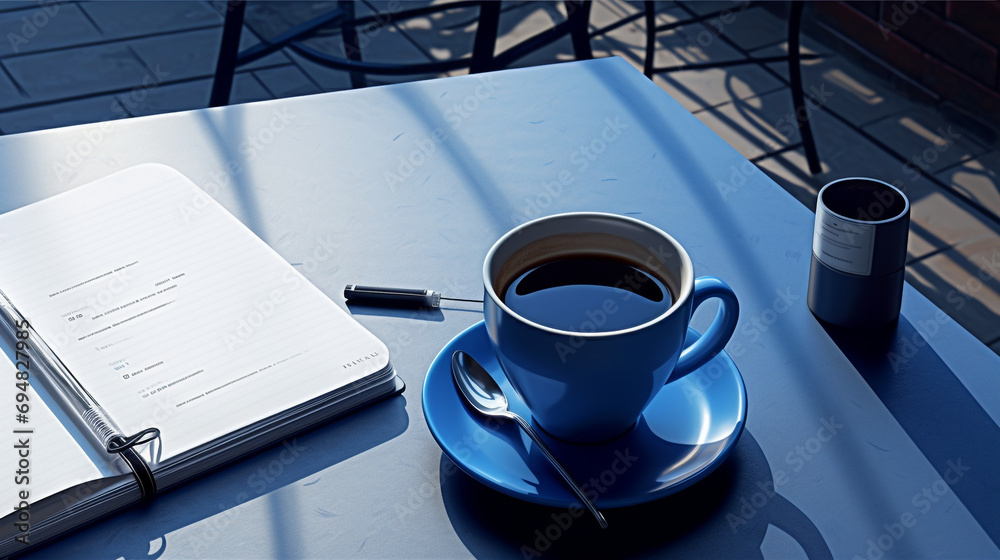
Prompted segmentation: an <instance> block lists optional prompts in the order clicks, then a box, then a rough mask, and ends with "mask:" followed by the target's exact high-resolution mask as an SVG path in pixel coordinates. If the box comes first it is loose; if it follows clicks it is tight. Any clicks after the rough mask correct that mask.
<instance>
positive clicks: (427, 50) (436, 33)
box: [358, 1, 510, 72]
mask: <svg viewBox="0 0 1000 560" xmlns="http://www.w3.org/2000/svg"><path fill="white" fill-rule="evenodd" d="M392 5H393V4H392V3H391V2H385V1H383V2H380V3H373V4H372V6H374V7H375V8H376V9H377V10H379V12H378V13H380V14H385V15H391V14H393V13H395V12H390V11H389V10H388V8H389V7H391V6H392ZM369 11H370V10H369ZM508 11H510V10H508ZM501 17H502V16H501ZM478 21H479V9H478V8H455V9H450V10H443V11H440V12H435V13H432V14H427V15H423V16H419V17H415V18H410V19H406V20H400V21H396V22H395V23H393V25H392V27H395V28H396V29H397V30H399V31H400V32H401V33H402V34H403V37H405V38H407V39H408V40H409V41H411V43H416V44H417V45H420V50H421V52H422V53H423V54H424V56H425V58H426V59H428V60H453V59H460V58H466V57H469V56H472V46H473V44H474V42H475V36H476V30H477V29H478ZM383 32H384V30H382V29H377V28H376V29H367V30H366V29H359V31H358V33H359V35H358V40H359V42H360V43H361V44H362V46H363V47H366V46H367V45H368V44H370V43H372V42H373V41H376V40H378V36H379V35H380V34H381V33H383ZM501 32H502V31H501ZM463 72H464V70H463Z"/></svg>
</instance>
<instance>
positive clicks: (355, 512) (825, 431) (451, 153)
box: [0, 58, 1000, 560]
mask: <svg viewBox="0 0 1000 560" xmlns="http://www.w3.org/2000/svg"><path fill="white" fill-rule="evenodd" d="M146 162H157V163H164V164H167V165H170V166H173V167H175V168H176V169H178V170H180V171H181V172H182V173H184V174H186V175H187V176H188V177H190V178H191V179H193V180H194V181H195V182H196V183H198V184H199V185H200V186H201V187H202V188H204V189H205V190H206V191H208V192H209V194H211V195H212V196H213V197H215V198H216V199H218V200H219V201H220V202H221V203H222V204H223V205H225V206H226V207H227V208H229V209H230V211H232V212H233V213H234V214H235V215H236V216H237V217H239V218H240V219H241V220H242V221H243V222H244V223H246V224H247V225H248V226H249V227H250V228H252V229H253V230H254V231H255V232H256V233H257V234H258V235H259V236H260V237H261V238H262V239H264V240H265V241H266V242H267V243H268V244H270V245H271V246H272V247H273V248H274V249H275V250H276V251H278V252H279V253H280V254H281V255H282V256H283V257H285V258H286V259H288V261H289V262H291V263H293V264H295V265H296V266H297V267H298V268H299V269H300V270H301V271H302V272H303V273H304V274H305V275H306V277H307V278H309V279H310V280H311V281H312V282H313V283H314V284H316V285H317V286H318V287H319V288H320V289H321V290H323V291H324V292H325V293H326V294H327V295H329V296H330V297H331V298H332V299H333V300H334V301H336V302H338V303H340V304H343V297H342V295H341V291H342V290H343V287H344V285H346V284H350V283H357V284H368V285H397V286H403V287H421V288H425V287H426V288H433V289H436V290H439V291H442V292H444V294H445V295H451V296H454V297H465V298H476V297H480V295H481V293H482V286H481V267H482V259H483V257H484V256H485V254H486V251H487V250H488V249H489V247H490V246H491V245H492V243H493V242H494V241H495V240H496V239H497V238H498V237H499V236H500V235H501V234H503V233H504V232H505V231H507V230H509V229H510V228H511V227H513V226H515V225H517V224H518V223H521V222H523V221H525V220H527V219H530V218H533V217H536V216H541V215H547V214H553V213H558V212H567V211H581V210H597V211H605V212H614V213H620V214H625V215H629V216H634V217H637V218H639V219H642V220H645V221H648V222H650V223H652V224H654V225H656V226H658V227H660V228H662V229H664V230H666V231H667V232H669V233H670V234H672V235H673V236H674V237H676V238H677V239H678V241H680V242H681V243H682V244H683V245H684V246H685V247H686V248H687V249H688V251H689V253H690V254H691V257H692V259H693V261H694V266H695V273H696V275H714V276H718V277H719V278H722V279H724V280H726V281H727V282H728V283H729V284H730V285H731V286H732V287H733V289H734V290H735V291H736V293H737V294H738V296H739V299H740V302H741V317H740V322H739V326H738V327H737V331H736V334H735V335H734V336H733V338H732V340H731V341H730V343H729V345H728V346H727V351H728V352H729V353H730V355H731V356H732V358H733V360H734V361H735V363H736V364H737V365H738V367H739V368H740V370H741V372H742V373H743V377H744V380H745V382H746V388H747V394H748V398H749V403H748V421H747V429H746V431H745V432H744V434H743V437H742V439H741V440H740V442H739V444H738V445H737V446H736V449H735V451H734V453H733V455H732V456H731V457H730V459H729V460H728V461H727V462H726V463H725V464H724V465H723V466H722V467H721V468H720V469H719V470H718V471H716V472H715V473H713V474H712V475H710V476H709V477H708V478H706V479H705V480H703V481H702V482H700V483H699V484H697V485H695V486H694V487H692V488H690V489H688V490H685V491H684V492H681V493H680V494H677V495H675V496H672V497H668V498H665V499H662V500H658V501H655V502H652V503H649V504H645V505H641V506H635V507H630V508H623V509H617V510H610V511H608V512H607V518H608V520H609V523H610V524H611V528H610V529H609V530H608V531H605V532H600V531H599V530H598V529H596V526H595V525H594V524H593V523H592V522H591V521H590V520H589V519H586V518H581V519H580V520H575V521H573V523H571V524H570V525H569V526H568V527H563V526H561V525H560V524H559V523H560V520H561V519H562V518H560V517H559V514H560V513H561V512H560V511H559V510H556V509H550V508H545V507H541V506H535V505H531V504H526V503H522V502H520V501H517V500H514V499H512V498H508V497H506V496H504V495H501V494H499V493H497V492H494V491H493V490H489V489H487V488H485V487H483V486H481V485H479V484H478V483H476V482H475V481H473V480H472V479H470V478H468V477H467V476H466V475H464V474H462V473H461V472H460V471H458V472H456V470H455V469H453V468H451V467H450V465H449V464H448V459H447V458H445V457H444V456H443V455H442V453H441V450H440V448H439V447H438V446H437V444H436V443H435V442H434V440H433V439H432V437H431V435H430V433H429V432H428V429H427V426H426V424H425V422H424V419H423V416H422V412H421V406H420V390H421V386H422V381H423V378H424V375H425V374H426V371H427V367H428V366H429V364H430V363H431V361H432V360H433V359H434V357H435V355H436V354H437V352H438V351H439V350H440V349H441V348H442V347H443V346H444V345H445V344H446V343H447V342H448V341H449V340H450V339H451V338H452V337H454V336H455V335H456V334H458V333H459V332H461V331H462V330H464V329H465V328H466V327H468V326H469V325H471V324H473V323H475V322H477V321H479V320H480V319H481V318H482V315H481V309H480V308H478V307H477V306H476V305H465V304H455V305H451V304H448V305H446V306H445V308H443V309H441V310H434V311H429V310H425V311H394V310H386V309H373V308H365V307H355V306H350V307H349V309H350V311H351V312H352V313H353V314H354V316H355V317H356V318H357V319H358V320H359V321H360V322H361V323H362V324H363V325H365V326H366V327H367V328H369V329H370V330H371V331H372V332H374V333H375V334H376V335H377V336H379V337H380V338H381V339H382V340H383V341H384V342H385V343H386V344H387V345H388V347H389V350H390V355H391V359H392V362H393V363H394V364H395V366H396V369H397V370H398V372H399V374H400V376H401V377H402V378H403V379H404V380H405V382H406V384H407V390H406V392H405V393H404V394H403V395H402V396H400V397H396V398H393V399H391V400H388V401H385V402H382V403H378V404H375V405H373V406H370V407H367V408H365V409H363V410H361V411H358V412H356V413H353V414H351V415H349V416H348V417H345V418H343V419H341V420H338V421H335V422H332V423H329V424H326V425H323V426H321V427H319V428H317V429H314V430H311V431H309V432H306V433H304V434H301V435H300V436H298V437H297V438H295V439H294V440H290V441H289V442H288V445H291V446H293V448H294V449H296V451H297V453H293V454H289V453H285V454H282V450H284V449H287V448H288V447H287V445H286V446H282V445H276V446H273V447H271V448H268V449H265V450H262V451H261V452H259V453H257V454H255V455H253V456H250V457H247V458H245V459H243V460H241V461H239V462H236V463H234V464H232V465H230V466H227V467H225V468H223V469H221V470H219V471H216V472H214V473H212V474H209V475H207V476H204V477H201V478H199V479H197V480H193V481H191V482H190V483H188V484H186V485H184V486H182V487H179V488H177V489H175V490H172V491H169V492H166V493H164V494H163V495H161V496H158V497H157V499H156V501H155V503H153V504H152V505H151V506H149V507H134V508H130V509H128V510H126V511H123V512H121V513H119V514H116V515H113V516H111V517H108V518H106V519H105V520H103V521H100V522H98V523H96V524H93V525H91V526H90V527H87V528H85V529H83V530H81V531H77V532H75V533H73V534H71V535H69V536H67V537H65V538H62V539H60V540H58V541H56V542H54V543H51V544H49V545H47V546H44V547H42V548H40V549H38V550H37V551H35V553H34V554H32V555H31V557H35V558H72V557H89V558H120V557H124V558H129V559H131V558H151V557H159V558H175V557H184V558H188V557H200V558H272V557H288V558H293V557H309V558H312V557H374V558H382V557H400V558H403V557H405V558H411V557H434V558H441V557H468V556H470V555H471V556H477V557H510V558H525V557H535V555H536V554H537V555H541V556H542V557H550V556H551V557H561V556H576V557H579V556H582V555H588V556H593V555H595V554H598V553H600V554H603V555H610V556H615V557H621V556H637V557H644V556H646V557H653V556H655V557H663V556H665V555H667V554H670V555H678V556H681V557H710V558H718V557H739V558H742V557H756V556H761V555H762V556H763V557H765V558H788V557H795V558H802V557H805V556H808V557H810V558H830V557H833V558H851V557H860V558H869V559H872V560H874V559H876V558H880V557H885V558H890V557H906V558H911V557H931V556H934V557H941V556H943V557H953V558H959V557H962V558H983V557H998V556H1000V550H998V547H997V546H998V543H1000V507H998V506H997V500H998V498H1000V427H998V423H1000V390H998V389H1000V359H998V358H997V356H995V355H994V354H993V353H992V352H990V351H989V350H988V349H987V348H985V347H984V346H983V345H982V344H981V343H979V342H978V341H976V340H975V339H974V338H973V337H972V336H970V335H969V334H968V333H967V332H965V331H964V330H963V329H962V328H961V327H959V326H958V325H956V324H955V323H954V322H953V321H952V320H951V319H949V318H948V316H947V315H946V314H944V313H943V312H942V311H941V310H939V309H937V308H936V307H935V306H934V305H932V304H931V303H929V302H928V301H927V300H926V299H925V298H924V297H922V296H921V295H920V294H918V293H917V292H916V291H915V290H914V289H913V288H911V287H910V286H909V285H907V286H906V288H905V292H904V296H903V312H902V316H901V318H900V321H899V324H898V326H897V328H896V329H895V330H893V331H891V332H888V333H883V334H881V335H878V336H876V335H872V334H858V333H851V332H844V331H837V330H832V329H826V328H824V327H823V326H822V325H820V324H819V323H818V322H817V321H816V319H815V318H814V317H813V316H812V314H811V313H810V312H809V309H808V307H807V305H806V301H805V299H806V298H805V295H806V283H807V279H808V269H809V255H810V250H811V241H812V228H813V214H812V213H811V212H810V211H809V210H808V209H806V208H804V207H803V206H802V205H801V204H799V203H798V202H797V201H795V200H794V199H793V198H792V197H791V196H789V195H788V194H786V193H785V192H784V191H783V190H782V189H781V188H780V187H778V186H777V185H776V184H775V183H774V182H772V181H771V180H770V179H769V178H768V177H767V176H765V175H764V174H763V173H761V172H760V171H759V170H757V168H756V167H754V166H753V165H751V164H749V163H748V162H747V160H746V159H744V158H743V157H742V156H741V155H740V154H739V153H737V152H736V151H735V150H734V149H732V148H731V147H729V146H728V145H727V144H726V143H725V142H724V141H723V140H722V139H720V138H719V137H718V136H716V135H715V134H714V133H713V132H712V131H711V130H709V129H708V128H707V127H705V126H704V125H702V124H701V123H700V122H699V121H698V120H697V119H696V118H695V117H693V116H692V115H691V114H689V113H688V112H687V111H686V110H684V109H683V108H682V107H681V106H680V105H679V104H677V103H676V102H675V101H673V100H672V99H671V98H670V97H669V96H668V95H667V94H665V93H664V92H662V91H661V90H660V89H659V88H657V87H656V86H655V85H653V84H652V83H651V82H650V81H648V80H647V79H646V78H645V77H643V76H642V74H640V73H639V72H637V71H635V70H634V69H633V68H632V67H631V66H629V65H628V64H627V63H625V62H624V61H623V60H621V59H616V58H611V59H601V60H594V61H586V62H577V63H567V64H560V65H553V66H544V67H534V68H528V69H520V70H509V71H502V72H496V73H491V74H482V75H476V76H462V77H455V78H448V79H440V80H433V81H426V82H416V83H407V84H400V85H392V86H384V87H377V88H369V89H363V90H354V91H345V92H338V93H331V94H322V95H312V96H305V97H297V98H290V99H281V100H275V101H266V102H261V103H253V104H248V105H239V106H232V107H226V108H218V109H206V110H198V111H188V112H182V113H173V114H166V115H159V116H153V117H146V118H136V119H129V120H124V121H112V122H109V123H102V124H95V125H84V126H78V127H70V128H64V129H57V130H49V131H41V132H34V133H28V134H22V135H14V136H8V137H3V138H0V170H2V171H0V173H2V176H3V181H2V182H0V211H8V210H11V209H14V208H17V207H20V206H22V205H24V204H28V203H30V202H34V201H36V200H40V199H43V198H45V197H47V196H51V195H53V194H56V193H59V192H62V191H64V190H66V189H69V188H71V187H74V186H78V185H81V184H84V183H87V182H89V181H92V180H94V179H97V178H100V177H103V176H105V175H108V174H110V173H113V172H115V171H118V170H121V169H124V168H126V167H129V166H132V165H137V164H140V163H146ZM712 314H713V312H712V310H711V309H706V310H702V311H700V312H699V313H698V314H696V317H695V321H694V323H693V326H694V327H695V328H699V329H703V328H704V327H705V326H706V325H707V323H708V321H709V320H710V318H711V316H712Z"/></svg>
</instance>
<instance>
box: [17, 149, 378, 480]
mask: <svg viewBox="0 0 1000 560" xmlns="http://www.w3.org/2000/svg"><path fill="white" fill-rule="evenodd" d="M0 239H4V242H3V243H0V262H3V263H5V264H6V265H7V266H5V267H3V268H2V269H0V289H2V290H3V291H4V293H6V294H7V296H8V297H9V298H10V299H11V301H12V302H13V303H14V305H15V306H16V307H17V308H18V310H19V311H20V312H21V314H22V315H24V316H25V317H26V318H27V319H28V320H30V321H31V324H32V326H33V327H34V328H35V329H36V331H38V333H39V334H40V336H41V337H42V338H43V339H45V340H46V342H48V344H49V345H50V347H52V349H53V350H54V351H55V352H56V353H57V354H58V355H59V356H60V358H61V359H62V360H63V362H64V363H65V364H66V366H67V367H68V368H69V369H70V371H71V372H72V373H73V375H74V376H75V377H76V378H77V379H78V380H79V381H80V382H81V384H82V385H83V386H84V387H86V389H87V390H88V391H89V392H90V393H91V394H92V395H93V396H94V398H95V399H96V400H97V401H98V402H99V403H100V404H101V405H102V406H103V407H104V409H105V410H106V411H107V412H108V414H109V415H110V416H111V418H112V419H113V420H114V421H115V422H116V423H117V424H118V425H119V427H121V428H122V430H123V431H125V432H126V433H129V434H131V433H135V432H137V431H139V430H141V429H144V428H146V427H150V426H156V427H158V428H159V429H160V431H161V444H162V455H161V457H160V458H161V460H164V459H167V458H169V457H171V456H173V455H175V454H177V453H181V452H184V451H186V450H189V449H191V448H193V447H195V446H197V445H200V444H202V443H205V442H208V441H211V440H212V439H215V438H217V437H219V436H221V435H223V434H226V433H228V432H231V431H233V430H236V429H238V428H240V427H242V426H245V425H247V424H250V423H252V422H255V421H257V420H261V419H263V418H266V417H268V416H271V415H274V414H277V413H279V412H281V411H283V410H286V409H288V408H289V407H292V406H294V405H297V404H299V403H302V402H304V401H308V400H310V399H312V398H315V397H317V396H319V395H321V394H324V393H326V392H329V391H332V390H335V389H337V388H340V387H343V386H345V385H347V384H350V383H352V382H355V381H358V380H361V379H363V378H366V377H368V376H369V375H371V374H372V373H374V372H377V371H380V370H383V369H385V367H386V366H387V364H388V357H387V351H386V348H385V346H384V345H383V344H382V343H381V342H380V341H378V340H377V339H376V338H375V337H374V336H373V335H371V334H370V333H369V332H368V331H366V330H365V329H364V328H362V327H361V326H360V325H359V324H357V323H356V322H355V321H354V320H353V319H352V318H351V317H350V316H349V315H347V314H346V313H345V312H344V311H343V310H342V309H340V307H338V306H337V305H335V304H334V303H333V302H332V301H330V299H329V298H327V297H326V296H325V295H324V294H323V293H322V292H320V291H319V290H318V289H316V288H315V287H314V286H313V285H312V284H310V283H309V282H308V281H307V280H305V278H303V277H302V275H301V274H299V273H298V272H297V271H296V270H295V269H294V268H293V267H292V266H291V265H289V264H288V263H286V262H285V261H284V260H283V259H281V257H279V256H278V255H277V254H276V253H274V252H273V251H272V250H271V249H270V248H269V247H268V246H267V245H266V244H265V243H264V242H263V241H261V240H260V239H259V238H257V237H256V236H255V235H254V234H253V233H252V232H251V231H250V230H249V229H247V228H246V227H245V226H243V224H242V223H240V222H239V221H238V220H237V219H236V218H235V217H233V216H232V215H231V214H229V213H228V212H227V211H226V210H225V209H224V208H222V206H220V205H219V204H218V203H216V202H215V201H214V200H212V199H211V198H210V197H209V196H208V195H207V194H205V193H204V192H203V191H201V190H200V189H198V188H197V187H196V186H195V185H194V184H193V183H191V182H190V181H189V180H188V179H187V178H185V177H184V176H183V175H181V174H180V173H178V172H176V171H175V170H173V169H171V168H169V167H166V166H162V165H153V164H148V165H142V166H138V167H133V168H131V169H128V170H125V171H122V172H120V173H117V174H115V175H112V176H110V177H107V178H104V179H101V180H100V181H97V182H94V183H91V184H89V185H85V186H83V187H79V188H77V189H74V190H72V191H69V192H66V193H63V194H61V195H58V196H55V197H53V198H50V199H47V200H43V201H41V202H38V203H36V204H32V205H29V206H26V207H24V208H21V209H18V210H15V211H13V212H9V213H7V214H5V215H3V216H0Z"/></svg>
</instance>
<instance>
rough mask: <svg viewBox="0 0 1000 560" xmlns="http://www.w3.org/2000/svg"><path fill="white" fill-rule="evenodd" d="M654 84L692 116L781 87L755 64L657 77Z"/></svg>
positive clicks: (683, 71)
mask: <svg viewBox="0 0 1000 560" xmlns="http://www.w3.org/2000/svg"><path fill="white" fill-rule="evenodd" d="M653 83H655V84H656V85H658V86H660V87H661V88H663V90H664V91H666V92H667V93H668V94H670V96H671V97H673V98H674V99H676V100H677V102H679V103H680V104H681V105H683V106H684V108H685V109H687V110H688V111H692V112H694V111H698V110H701V109H704V108H706V107H714V106H716V105H721V104H723V103H727V102H730V101H732V100H734V99H746V98H748V97H756V96H759V95H763V94H765V93H767V92H770V91H774V90H776V89H779V88H781V87H783V84H782V83H781V82H779V81H778V80H777V79H775V78H774V77H773V76H771V75H769V74H768V73H767V72H765V71H764V70H763V69H762V68H760V66H758V65H756V64H750V65H741V66H732V67H728V68H712V69H707V70H682V71H677V72H669V73H663V74H656V75H654V76H653Z"/></svg>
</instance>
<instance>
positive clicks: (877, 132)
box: [864, 109, 986, 173]
mask: <svg viewBox="0 0 1000 560" xmlns="http://www.w3.org/2000/svg"><path fill="white" fill-rule="evenodd" d="M864 130H865V131H867V132H868V133H869V134H871V135H872V136H873V137H875V138H877V139H878V140H879V141H880V142H882V143H884V144H885V145H886V146H889V147H890V148H892V149H893V150H895V151H896V153H898V154H900V155H901V156H903V157H905V158H906V159H907V160H909V161H911V162H913V164H914V165H916V166H918V167H920V168H921V169H925V170H926V171H928V172H930V173H936V172H938V171H940V170H941V169H944V168H946V167H950V166H952V165H954V164H956V163H958V162H960V161H964V160H967V159H971V158H972V157H974V156H977V155H979V154H982V153H983V152H985V151H986V148H984V147H982V146H980V145H979V144H978V143H977V142H975V141H974V140H972V139H971V136H970V135H969V133H968V132H967V131H966V130H964V129H962V127H960V126H957V125H954V124H951V123H949V122H948V121H947V120H946V119H945V118H944V117H942V116H941V115H940V114H939V113H934V112H931V111H928V110H925V109H914V110H909V111H906V112H905V113H900V114H897V115H893V116H890V117H886V118H884V119H882V120H880V121H877V122H875V123H872V124H870V125H868V126H865V127H864Z"/></svg>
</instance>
